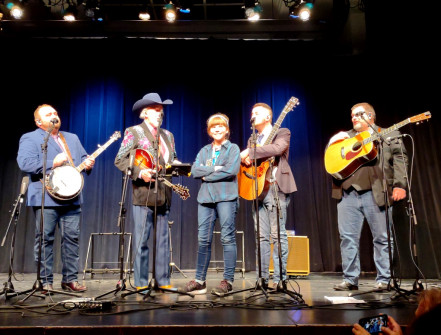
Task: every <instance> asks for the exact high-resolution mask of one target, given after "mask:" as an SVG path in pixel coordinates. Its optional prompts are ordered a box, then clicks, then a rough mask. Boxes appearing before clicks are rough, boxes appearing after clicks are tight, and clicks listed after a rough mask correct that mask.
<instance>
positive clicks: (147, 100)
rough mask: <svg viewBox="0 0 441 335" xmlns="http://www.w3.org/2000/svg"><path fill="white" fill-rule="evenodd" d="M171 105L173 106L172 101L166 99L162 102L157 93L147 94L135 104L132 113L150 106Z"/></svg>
mask: <svg viewBox="0 0 441 335" xmlns="http://www.w3.org/2000/svg"><path fill="white" fill-rule="evenodd" d="M171 104H173V101H172V100H170V99H167V100H164V101H162V100H161V97H160V96H159V94H158V93H148V94H146V95H144V97H143V98H142V99H140V100H138V101H137V102H135V104H134V105H133V108H132V111H133V112H140V111H141V110H142V109H144V108H145V107H147V106H150V105H171Z"/></svg>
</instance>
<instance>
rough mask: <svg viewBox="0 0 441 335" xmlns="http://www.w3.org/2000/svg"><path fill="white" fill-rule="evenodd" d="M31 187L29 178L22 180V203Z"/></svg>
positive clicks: (25, 177)
mask: <svg viewBox="0 0 441 335" xmlns="http://www.w3.org/2000/svg"><path fill="white" fill-rule="evenodd" d="M28 186H29V176H24V177H23V179H22V180H21V187H20V195H19V196H20V202H23V196H24V195H25V194H26V191H27V189H28Z"/></svg>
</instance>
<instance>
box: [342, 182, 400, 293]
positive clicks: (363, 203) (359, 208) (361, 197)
mask: <svg viewBox="0 0 441 335" xmlns="http://www.w3.org/2000/svg"><path fill="white" fill-rule="evenodd" d="M337 211H338V230H339V233H340V240H341V243H340V249H341V258H342V267H343V278H344V280H345V281H347V282H349V283H350V284H352V285H358V279H359V276H360V235H361V230H362V228H363V222H364V219H365V218H366V221H367V223H368V225H369V228H370V230H371V233H372V237H373V244H374V262H375V267H376V269H377V278H376V281H377V282H383V283H388V282H389V280H390V263H389V245H388V239H387V225H386V210H385V209H384V208H380V207H378V205H377V203H376V202H375V199H374V197H373V194H372V191H364V192H357V191H356V190H352V191H343V197H342V199H341V201H340V202H339V203H338V205H337ZM389 222H390V226H391V225H392V208H389ZM391 246H392V250H393V241H392V236H391Z"/></svg>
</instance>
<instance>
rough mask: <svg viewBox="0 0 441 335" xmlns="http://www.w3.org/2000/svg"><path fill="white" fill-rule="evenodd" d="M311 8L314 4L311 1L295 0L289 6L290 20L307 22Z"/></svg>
mask: <svg viewBox="0 0 441 335" xmlns="http://www.w3.org/2000/svg"><path fill="white" fill-rule="evenodd" d="M313 7H314V4H313V2H312V0H306V1H305V0H296V1H294V3H293V4H292V5H291V6H289V17H290V18H292V19H300V20H302V21H309V19H310V18H311V13H312V9H313Z"/></svg>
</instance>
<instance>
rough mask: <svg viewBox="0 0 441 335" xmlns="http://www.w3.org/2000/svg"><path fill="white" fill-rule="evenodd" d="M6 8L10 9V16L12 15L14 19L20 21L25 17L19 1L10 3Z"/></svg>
mask: <svg viewBox="0 0 441 335" xmlns="http://www.w3.org/2000/svg"><path fill="white" fill-rule="evenodd" d="M6 8H7V9H9V14H11V16H12V17H13V18H14V19H16V20H19V19H21V18H22V17H23V8H22V6H21V4H20V3H19V2H18V1H8V2H7V3H6Z"/></svg>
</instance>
